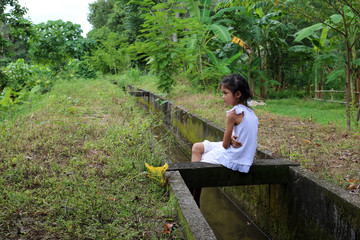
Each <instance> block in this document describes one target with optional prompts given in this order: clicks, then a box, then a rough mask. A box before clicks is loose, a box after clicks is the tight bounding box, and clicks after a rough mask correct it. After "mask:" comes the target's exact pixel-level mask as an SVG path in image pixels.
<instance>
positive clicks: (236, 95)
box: [235, 91, 241, 99]
mask: <svg viewBox="0 0 360 240" xmlns="http://www.w3.org/2000/svg"><path fill="white" fill-rule="evenodd" d="M235 97H236V98H238V99H240V97H241V92H240V91H237V92H236V93H235Z"/></svg>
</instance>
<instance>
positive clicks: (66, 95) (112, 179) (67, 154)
mask: <svg viewBox="0 0 360 240" xmlns="http://www.w3.org/2000/svg"><path fill="white" fill-rule="evenodd" d="M159 124H161V122H160V121H159V120H158V119H157V117H156V116H155V117H151V116H148V115H146V114H145V113H144V112H143V111H142V110H141V109H139V108H137V107H136V106H135V105H134V102H133V101H132V100H131V98H130V97H129V96H126V95H125V94H124V93H123V92H122V91H121V89H120V88H118V87H117V86H115V85H113V84H110V83H109V82H108V81H100V80H91V81H89V80H88V81H84V80H76V81H75V80H72V81H60V82H58V83H57V84H55V85H54V88H53V90H52V91H51V92H49V93H47V94H45V95H43V96H42V98H41V99H40V100H37V101H35V102H34V105H33V108H31V109H30V110H29V109H28V108H25V109H23V111H22V114H20V113H18V117H16V118H15V117H14V118H13V119H12V120H6V121H3V122H1V123H0V195H1V196H2V198H1V199H0V212H1V214H0V223H1V224H0V236H2V237H1V238H9V239H14V238H27V239H38V238H46V239H160V238H162V239H169V238H181V236H182V233H181V228H180V227H179V226H178V228H177V229H175V230H174V229H173V231H172V232H171V235H170V234H165V235H164V234H163V229H164V228H163V226H164V224H165V223H166V222H167V221H172V222H176V221H177V219H176V215H175V213H174V211H175V210H174V209H173V207H174V206H173V205H174V204H172V201H173V200H172V199H169V196H168V193H167V191H166V189H164V188H163V187H162V186H161V185H160V184H159V182H156V181H154V180H153V179H150V178H149V177H147V173H146V168H145V165H144V164H145V162H146V163H148V164H149V165H153V166H160V165H163V164H164V161H165V159H166V155H165V149H164V147H162V146H160V142H159V141H161V139H158V140H156V139H154V137H153V136H152V133H151V129H152V128H153V127H156V126H158V125H159Z"/></svg>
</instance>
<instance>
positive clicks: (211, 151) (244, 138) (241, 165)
mask: <svg viewBox="0 0 360 240" xmlns="http://www.w3.org/2000/svg"><path fill="white" fill-rule="evenodd" d="M233 110H235V113H236V114H241V113H244V117H243V119H242V121H241V123H240V124H239V125H236V126H234V129H233V135H235V136H238V138H237V139H236V140H238V141H240V142H241V143H242V146H241V147H239V148H234V147H233V146H231V145H230V147H229V148H228V149H225V148H224V147H223V146H222V142H209V141H207V140H205V141H204V142H203V144H204V147H205V149H204V153H203V155H202V157H201V162H207V163H213V164H222V165H223V166H225V167H227V168H230V169H232V170H234V171H240V172H245V173H247V172H249V170H250V166H251V165H252V163H253V160H254V156H255V152H256V146H257V132H258V125H259V121H258V118H257V117H256V115H255V113H254V111H253V110H252V109H251V108H249V107H246V106H245V105H242V104H239V105H236V106H235V107H233V108H232V109H230V110H229V111H226V113H227V114H228V113H229V112H231V111H233Z"/></svg>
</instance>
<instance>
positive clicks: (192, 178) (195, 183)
mask: <svg viewBox="0 0 360 240" xmlns="http://www.w3.org/2000/svg"><path fill="white" fill-rule="evenodd" d="M289 166H299V164H297V163H294V162H291V161H289V160H286V159H257V160H255V161H254V163H253V165H252V166H251V168H250V171H249V173H240V172H238V171H233V170H231V169H228V168H226V167H223V166H222V165H216V164H209V163H202V162H197V163H192V162H185V163H169V168H168V169H167V171H179V172H180V174H181V176H182V178H183V179H184V181H185V183H186V185H187V186H188V187H221V186H240V185H261V184H286V183H288V181H289Z"/></svg>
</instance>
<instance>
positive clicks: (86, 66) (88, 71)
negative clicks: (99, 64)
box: [75, 61, 97, 79]
mask: <svg viewBox="0 0 360 240" xmlns="http://www.w3.org/2000/svg"><path fill="white" fill-rule="evenodd" d="M75 74H76V76H77V77H79V78H86V79H89V78H96V77H97V76H96V71H95V69H94V68H93V67H92V65H91V64H90V63H89V62H87V61H80V62H78V64H77V65H76V68H75Z"/></svg>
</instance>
